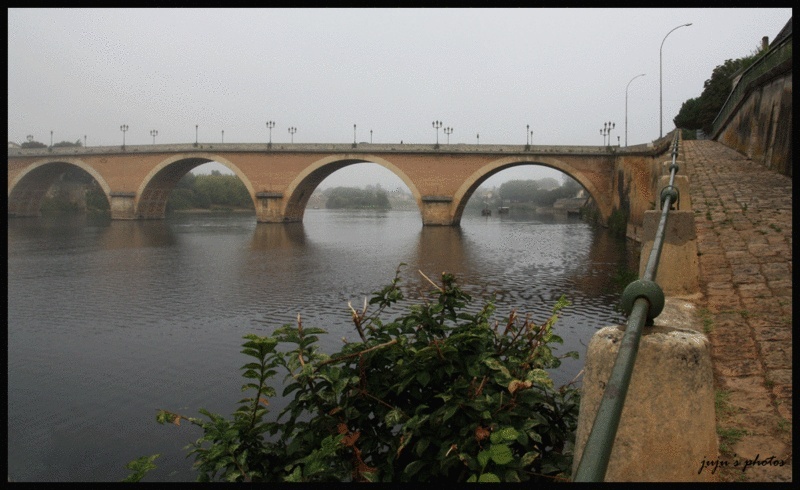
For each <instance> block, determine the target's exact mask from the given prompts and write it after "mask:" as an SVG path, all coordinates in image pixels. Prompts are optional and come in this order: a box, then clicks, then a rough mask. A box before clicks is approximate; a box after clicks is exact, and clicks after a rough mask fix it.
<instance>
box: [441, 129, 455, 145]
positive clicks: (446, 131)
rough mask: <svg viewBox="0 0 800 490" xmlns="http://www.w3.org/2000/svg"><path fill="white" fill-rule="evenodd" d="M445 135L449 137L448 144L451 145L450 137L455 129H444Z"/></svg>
mask: <svg viewBox="0 0 800 490" xmlns="http://www.w3.org/2000/svg"><path fill="white" fill-rule="evenodd" d="M443 131H444V134H446V135H447V144H448V145H449V144H450V135H451V134H453V128H444V130H443Z"/></svg>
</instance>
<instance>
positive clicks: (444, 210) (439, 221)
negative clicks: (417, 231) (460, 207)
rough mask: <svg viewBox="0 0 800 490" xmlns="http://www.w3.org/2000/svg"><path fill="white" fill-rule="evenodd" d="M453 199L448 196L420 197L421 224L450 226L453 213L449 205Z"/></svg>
mask: <svg viewBox="0 0 800 490" xmlns="http://www.w3.org/2000/svg"><path fill="white" fill-rule="evenodd" d="M452 202H453V198H451V197H450V196H422V224H423V225H425V226H428V225H434V226H435V225H443V226H451V225H453V224H455V223H453V211H452V210H451V204H452Z"/></svg>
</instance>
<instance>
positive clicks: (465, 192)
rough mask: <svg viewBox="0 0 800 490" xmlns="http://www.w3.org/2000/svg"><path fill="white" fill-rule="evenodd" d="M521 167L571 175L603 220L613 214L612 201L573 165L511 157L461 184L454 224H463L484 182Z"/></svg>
mask: <svg viewBox="0 0 800 490" xmlns="http://www.w3.org/2000/svg"><path fill="white" fill-rule="evenodd" d="M521 165H541V166H544V167H549V168H553V169H555V170H559V171H561V172H563V173H565V174H567V175H569V176H570V177H572V178H573V179H575V180H576V181H577V182H578V183H579V184H581V185H582V186H583V188H584V189H586V191H587V192H588V193H589V195H590V196H591V197H592V199H594V202H595V203H596V204H597V207H598V208H599V210H600V214H601V215H602V216H603V220H606V219H607V218H608V216H609V215H610V214H611V207H612V206H611V202H610V199H608V198H607V197H606V196H605V195H603V194H602V193H601V192H600V191H599V190H598V189H597V187H596V186H595V184H594V183H593V182H592V181H591V180H590V179H589V178H588V176H587V175H586V173H585V172H581V171H579V170H578V169H576V168H574V167H573V166H572V165H570V164H568V163H567V162H564V161H563V160H559V159H558V158H553V157H548V156H541V155H536V156H533V155H532V156H530V157H524V156H510V157H504V158H499V159H497V160H493V161H491V162H489V163H487V164H486V165H484V166H482V167H481V168H479V169H478V170H476V171H475V172H473V173H472V174H471V175H470V176H469V177H467V179H466V180H464V183H463V184H461V186H460V187H459V188H458V190H457V191H456V193H455V195H454V196H453V206H454V208H453V209H454V210H453V224H454V225H457V224H459V223H460V222H461V216H462V215H463V214H464V208H465V207H466V206H467V201H469V198H470V197H472V194H473V193H474V192H475V191H476V190H477V189H478V187H479V186H480V185H481V184H482V183H483V182H484V181H486V180H487V179H488V178H489V177H491V176H492V175H494V174H496V173H498V172H500V171H502V170H505V169H508V168H512V167H518V166H521Z"/></svg>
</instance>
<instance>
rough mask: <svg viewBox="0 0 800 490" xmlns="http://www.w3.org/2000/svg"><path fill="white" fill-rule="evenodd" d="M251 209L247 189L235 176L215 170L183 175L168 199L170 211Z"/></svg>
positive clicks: (250, 199)
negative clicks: (206, 173) (214, 208)
mask: <svg viewBox="0 0 800 490" xmlns="http://www.w3.org/2000/svg"><path fill="white" fill-rule="evenodd" d="M212 207H224V208H252V207H253V200H252V198H251V197H250V193H249V192H248V190H247V187H246V186H245V185H244V183H243V182H242V181H241V180H240V179H239V177H237V176H236V175H223V174H222V173H221V172H219V171H217V170H214V171H212V172H211V174H210V175H195V174H193V173H191V172H189V173H187V174H186V175H184V176H183V177H182V178H181V180H179V181H178V183H177V184H176V185H175V188H174V189H173V190H172V192H171V193H170V195H169V198H168V200H167V211H175V210H181V209H210V208H212Z"/></svg>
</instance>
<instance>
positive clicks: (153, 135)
mask: <svg viewBox="0 0 800 490" xmlns="http://www.w3.org/2000/svg"><path fill="white" fill-rule="evenodd" d="M150 136H152V137H153V144H154V145H155V144H156V136H158V131H157V130H155V129H154V130H152V131H150Z"/></svg>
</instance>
